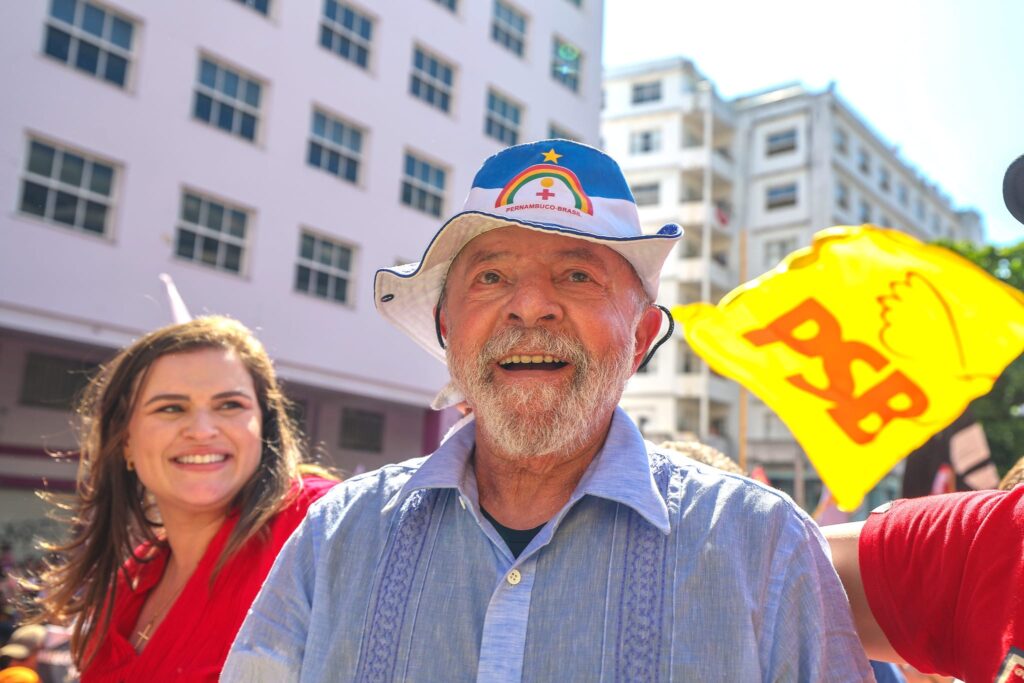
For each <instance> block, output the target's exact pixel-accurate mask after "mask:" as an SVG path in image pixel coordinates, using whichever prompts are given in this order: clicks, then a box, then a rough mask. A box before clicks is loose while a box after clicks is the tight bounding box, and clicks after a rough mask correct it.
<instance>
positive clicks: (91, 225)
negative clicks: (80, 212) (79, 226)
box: [83, 201, 107, 235]
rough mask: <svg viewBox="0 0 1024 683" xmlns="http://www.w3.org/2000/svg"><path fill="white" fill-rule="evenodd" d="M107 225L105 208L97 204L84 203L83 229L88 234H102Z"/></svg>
mask: <svg viewBox="0 0 1024 683" xmlns="http://www.w3.org/2000/svg"><path fill="white" fill-rule="evenodd" d="M106 223H107V207H106V206H104V205H103V204H100V203H98V202H88V201H87V202H86V203H85V222H84V223H83V227H84V228H85V229H86V230H88V231H89V232H95V233H96V234H97V235H102V234H103V229H104V227H106Z"/></svg>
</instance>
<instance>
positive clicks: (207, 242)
mask: <svg viewBox="0 0 1024 683" xmlns="http://www.w3.org/2000/svg"><path fill="white" fill-rule="evenodd" d="M199 251H200V253H199V260H200V261H202V262H203V263H206V264H209V265H211V266H215V265H217V240H215V239H213V238H212V237H200V238H199Z"/></svg>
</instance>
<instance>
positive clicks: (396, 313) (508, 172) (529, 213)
mask: <svg viewBox="0 0 1024 683" xmlns="http://www.w3.org/2000/svg"><path fill="white" fill-rule="evenodd" d="M509 226H513V227H520V228H525V229H527V230H535V231H537V232H542V233H550V234H557V235H563V236H566V237H574V238H577V239H581V240H586V241H588V242H593V243H595V244H601V245H604V246H606V247H608V248H609V249H612V250H613V251H615V252H618V253H619V254H620V255H621V256H622V257H623V258H624V259H626V261H628V262H629V263H630V264H631V265H632V266H633V269H634V270H635V271H636V274H637V275H638V276H639V278H640V282H641V283H642V284H643V287H644V290H645V291H646V292H647V294H648V295H649V296H650V297H651V299H652V300H655V299H656V298H657V296H658V283H659V279H660V275H661V267H662V265H663V264H664V262H665V258H666V257H667V256H668V253H669V251H670V250H671V249H672V247H673V245H675V243H676V242H677V241H679V238H680V237H682V234H683V230H682V228H680V227H679V226H678V225H676V224H674V223H670V224H668V225H665V226H664V227H662V228H661V229H660V230H659V231H658V232H657V233H654V234H644V233H643V231H642V230H641V228H640V220H639V217H638V215H637V210H636V202H635V201H634V199H633V194H632V192H630V189H629V185H628V183H626V179H625V178H624V177H623V175H622V170H621V169H620V168H619V165H618V164H617V163H616V162H615V160H614V159H612V158H611V157H609V156H608V155H607V154H605V153H604V152H601V151H600V150H597V149H594V148H593V147H589V146H587V145H584V144H581V143H578V142H574V141H571V140H540V141H537V142H530V143H526V144H522V145H516V146H513V147H508V148H506V149H503V150H502V151H500V152H498V153H497V154H495V155H494V156H492V157H490V158H489V159H487V160H486V161H484V163H483V165H482V166H481V167H480V170H479V171H478V172H477V174H476V177H475V178H474V179H473V186H472V188H471V189H470V191H469V195H468V196H467V197H466V201H465V204H464V205H463V207H462V211H461V212H459V213H457V214H456V215H455V216H453V217H452V218H451V219H449V220H448V222H446V223H445V224H444V225H443V226H441V229H440V230H438V231H437V234H435V235H434V237H433V239H431V241H430V244H429V245H427V248H426V251H424V252H423V257H422V258H421V259H420V261H419V262H417V263H409V264H405V265H401V266H395V267H392V268H381V269H380V270H378V271H377V273H376V276H375V278H374V302H375V305H376V306H377V310H378V311H380V313H381V315H383V316H384V317H385V318H386V319H387V320H388V321H390V322H391V323H392V324H394V325H395V326H396V327H398V328H399V329H400V330H402V331H403V332H405V333H406V334H407V335H409V336H410V337H412V339H413V340H414V341H415V342H416V343H417V344H419V345H420V346H422V347H423V348H424V349H426V350H427V352H428V353H430V354H431V355H432V356H434V357H435V358H438V359H440V360H441V361H442V362H444V360H445V355H444V349H443V347H442V346H441V343H440V340H439V331H438V330H437V327H436V320H435V317H434V308H435V307H436V306H437V303H438V299H439V298H440V295H441V288H442V287H443V286H444V281H445V278H446V277H447V275H448V269H449V267H450V266H451V264H452V261H453V260H454V259H455V257H456V256H458V254H459V252H460V251H461V250H462V248H463V247H464V246H466V244H468V243H469V242H470V240H472V239H473V238H475V237H478V236H479V235H482V234H483V233H485V232H488V231H489V230H494V229H496V228H503V227H509Z"/></svg>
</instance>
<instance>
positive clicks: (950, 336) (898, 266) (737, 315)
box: [672, 225, 1024, 510]
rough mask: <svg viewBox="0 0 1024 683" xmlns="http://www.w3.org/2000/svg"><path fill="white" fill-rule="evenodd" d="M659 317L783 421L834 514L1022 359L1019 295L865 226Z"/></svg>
mask: <svg viewBox="0 0 1024 683" xmlns="http://www.w3.org/2000/svg"><path fill="white" fill-rule="evenodd" d="M672 314H673V316H674V317H675V319H676V320H677V321H678V322H679V323H680V324H681V325H682V328H683V332H684V334H685V335H686V340H687V342H688V343H689V344H690V346H691V347H692V348H693V350H694V351H695V352H696V353H697V354H698V355H700V356H701V357H702V358H703V359H704V360H705V361H707V363H708V364H709V365H710V366H711V367H712V368H714V370H715V371H717V372H719V373H721V374H723V375H725V376H727V377H731V378H732V379H735V380H736V381H737V382H739V383H740V384H742V385H744V386H745V387H747V388H748V389H750V390H751V391H752V392H754V393H755V394H757V396H758V397H760V398H761V400H762V401H764V402H765V403H766V404H767V405H768V406H769V407H770V408H771V409H772V410H774V411H775V412H776V414H778V416H779V417H780V418H781V419H782V420H783V421H784V422H785V423H786V425H787V426H788V427H789V428H790V430H791V431H792V432H793V435H794V436H795V437H796V439H797V441H799V442H800V445H801V446H802V447H803V449H804V450H805V451H806V453H807V455H808V457H809V458H810V459H811V462H813V463H814V466H815V467H816V468H817V470H818V473H819V474H820V475H821V478H822V480H823V481H824V482H825V485H826V486H828V488H829V489H830V490H831V491H832V493H833V495H834V496H835V498H836V501H837V503H838V504H839V507H840V508H841V509H843V510H852V509H854V508H856V507H857V506H858V505H859V504H860V502H861V500H862V499H863V497H864V495H865V494H866V493H867V492H868V491H870V490H871V488H872V487H873V486H874V485H875V484H876V483H878V481H879V480H880V479H881V478H882V477H883V476H885V474H886V472H888V471H889V470H890V469H892V467H893V466H894V465H895V464H896V463H897V462H899V460H900V459H902V458H904V457H905V456H906V455H907V454H908V453H910V452H911V451H912V450H914V449H915V448H917V447H918V446H920V445H921V444H922V443H924V442H925V441H926V440H927V439H928V438H929V437H930V436H931V435H932V434H934V433H935V432H937V431H939V430H940V429H942V428H943V427H945V426H946V425H948V424H949V423H950V422H952V421H953V420H954V419H956V418H957V417H958V416H959V415H960V413H962V412H963V410H964V408H966V407H967V404H968V403H969V402H970V401H971V400H972V399H974V398H976V397H978V396H981V395H983V394H985V393H987V392H988V391H990V390H991V388H992V384H993V382H995V380H996V378H998V377H999V374H1000V373H1001V372H1002V371H1003V369H1004V368H1005V367H1006V366H1007V365H1008V364H1009V363H1010V362H1011V361H1013V359H1014V358H1016V357H1017V356H1018V355H1020V353H1021V351H1024V294H1022V293H1021V292H1020V291H1019V290H1017V289H1014V288H1013V287H1010V286H1008V285H1006V284H1005V283H1003V282H1000V281H999V280H997V279H996V278H994V277H992V276H991V275H989V274H988V273H986V272H985V271H983V270H982V269H980V268H978V267H977V266H975V265H974V264H972V263H970V262H969V261H967V260H966V259H963V258H961V257H960V256H958V255H957V254H955V253H953V252H952V251H949V250H948V249H944V248H942V247H936V246H930V245H926V244H923V243H921V242H919V241H918V240H916V239H914V238H912V237H909V236H908V235H905V234H903V233H901V232H897V231H895V230H886V229H883V228H877V227H874V226H870V225H865V226H860V227H836V228H830V229H828V230H823V231H821V232H819V233H817V234H816V235H815V236H814V240H813V242H812V244H811V246H810V247H809V248H807V249H802V250H800V251H797V252H794V253H793V254H790V255H789V256H788V257H787V258H786V259H785V260H784V261H783V262H782V263H781V264H779V266H778V267H776V268H775V269H774V270H772V271H770V272H768V273H765V274H764V275H762V276H760V277H759V278H757V279H755V280H752V281H751V282H748V283H746V284H744V285H741V286H740V287H739V288H737V289H735V290H734V291H732V292H731V293H729V294H728V295H727V296H726V297H725V298H723V299H722V301H721V303H719V304H718V306H712V305H710V304H706V303H698V304H690V305H687V306H677V307H675V309H673V311H672Z"/></svg>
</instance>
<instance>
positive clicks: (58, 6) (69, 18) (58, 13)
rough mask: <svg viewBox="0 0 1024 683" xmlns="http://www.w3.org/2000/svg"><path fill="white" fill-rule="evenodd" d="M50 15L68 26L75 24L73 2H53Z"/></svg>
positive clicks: (66, 0)
mask: <svg viewBox="0 0 1024 683" xmlns="http://www.w3.org/2000/svg"><path fill="white" fill-rule="evenodd" d="M50 15H51V16H54V17H56V18H58V19H61V20H62V21H66V22H68V23H69V24H73V23H75V0H53V5H52V7H51V9H50Z"/></svg>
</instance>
